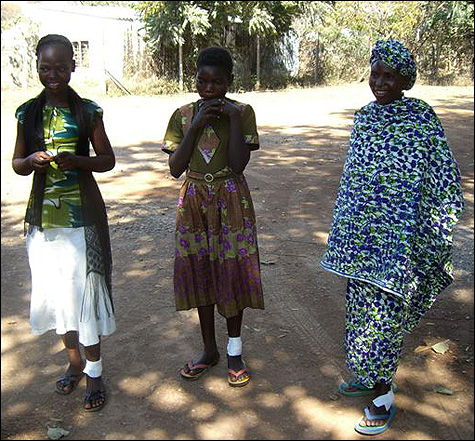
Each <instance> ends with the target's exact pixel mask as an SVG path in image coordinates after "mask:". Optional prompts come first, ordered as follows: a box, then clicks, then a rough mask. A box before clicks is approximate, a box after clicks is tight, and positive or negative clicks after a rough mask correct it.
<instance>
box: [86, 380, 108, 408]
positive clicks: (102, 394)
mask: <svg viewBox="0 0 475 441" xmlns="http://www.w3.org/2000/svg"><path fill="white" fill-rule="evenodd" d="M98 400H102V402H101V404H99V405H98V406H95V407H92V403H93V402H95V401H98ZM88 404H90V405H91V407H86V406H87V405H88ZM105 404H106V388H105V386H104V383H102V385H101V388H100V389H98V390H95V391H94V392H86V398H85V399H84V407H83V408H84V410H85V411H86V412H97V411H98V410H101V409H102V408H103V407H104V406H105Z"/></svg>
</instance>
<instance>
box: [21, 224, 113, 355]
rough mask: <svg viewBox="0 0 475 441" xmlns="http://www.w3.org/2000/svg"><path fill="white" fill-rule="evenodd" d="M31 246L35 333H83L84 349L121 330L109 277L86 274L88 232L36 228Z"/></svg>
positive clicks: (32, 309)
mask: <svg viewBox="0 0 475 441" xmlns="http://www.w3.org/2000/svg"><path fill="white" fill-rule="evenodd" d="M26 246H27V250H28V261H29V264H30V270H31V288H32V289H31V304H30V323H31V332H32V334H37V335H38V334H44V333H45V332H46V331H49V330H50V329H55V330H56V333H57V334H60V335H63V334H66V332H69V331H77V332H78V334H79V342H80V343H81V344H83V345H84V346H92V345H95V344H97V343H99V336H100V335H103V336H105V335H110V334H112V333H113V332H114V331H115V317H114V313H113V312H112V304H111V300H110V297H109V293H108V289H107V285H106V283H105V280H104V276H102V275H100V274H97V273H94V272H90V273H89V275H86V240H85V237H84V227H81V228H47V229H44V230H43V231H40V230H39V229H38V228H37V227H33V228H32V230H31V232H29V233H28V236H27V240H26Z"/></svg>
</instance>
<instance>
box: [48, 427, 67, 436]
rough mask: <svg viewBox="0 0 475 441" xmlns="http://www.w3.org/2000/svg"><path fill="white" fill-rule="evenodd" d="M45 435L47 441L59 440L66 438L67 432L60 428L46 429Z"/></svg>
mask: <svg viewBox="0 0 475 441" xmlns="http://www.w3.org/2000/svg"><path fill="white" fill-rule="evenodd" d="M47 435H48V438H49V439H60V438H62V437H63V436H68V435H69V432H68V431H67V430H65V429H63V428H62V427H48V432H47Z"/></svg>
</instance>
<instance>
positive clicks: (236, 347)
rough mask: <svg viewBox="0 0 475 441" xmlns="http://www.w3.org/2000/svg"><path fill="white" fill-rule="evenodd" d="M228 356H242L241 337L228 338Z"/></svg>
mask: <svg viewBox="0 0 475 441" xmlns="http://www.w3.org/2000/svg"><path fill="white" fill-rule="evenodd" d="M228 355H230V356H231V357H237V356H238V355H242V340H241V337H228Z"/></svg>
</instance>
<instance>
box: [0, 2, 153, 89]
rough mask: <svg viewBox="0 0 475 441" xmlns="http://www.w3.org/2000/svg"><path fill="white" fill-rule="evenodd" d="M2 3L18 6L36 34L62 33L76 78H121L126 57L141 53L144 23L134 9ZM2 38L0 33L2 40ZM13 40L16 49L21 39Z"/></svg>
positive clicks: (61, 3)
mask: <svg viewBox="0 0 475 441" xmlns="http://www.w3.org/2000/svg"><path fill="white" fill-rule="evenodd" d="M2 3H15V4H17V5H18V6H19V7H21V12H22V15H23V16H25V17H27V18H28V19H29V20H30V21H31V22H33V23H34V24H35V25H36V27H37V33H38V36H39V37H42V36H44V35H47V34H61V35H64V36H65V37H67V38H68V39H69V40H71V42H72V43H73V46H74V51H75V59H76V72H75V77H77V78H78V79H80V78H81V77H84V79H87V78H93V79H95V80H97V81H104V80H105V79H106V78H108V77H109V78H110V76H112V77H113V78H115V79H117V80H118V81H121V80H122V78H123V75H124V69H125V63H126V60H127V59H129V60H130V59H138V58H139V57H141V56H142V55H143V53H144V49H145V43H144V41H143V30H141V28H142V26H143V24H142V22H141V21H140V19H139V17H138V14H137V12H136V11H135V10H133V9H130V8H125V7H111V6H83V5H80V4H73V3H72V2H67V1H40V2H31V3H30V2H25V1H21V2H2ZM12 31H14V29H12ZM21 34H22V32H20V35H21ZM3 37H4V35H3V33H2V40H3ZM17 39H18V37H17ZM16 43H17V47H18V48H19V49H16V50H21V47H22V42H19V41H17V42H16ZM3 46H4V45H3V44H2V67H3V64H4V63H3V56H4V54H3ZM2 81H3V79H2ZM104 82H105V81H104Z"/></svg>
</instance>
